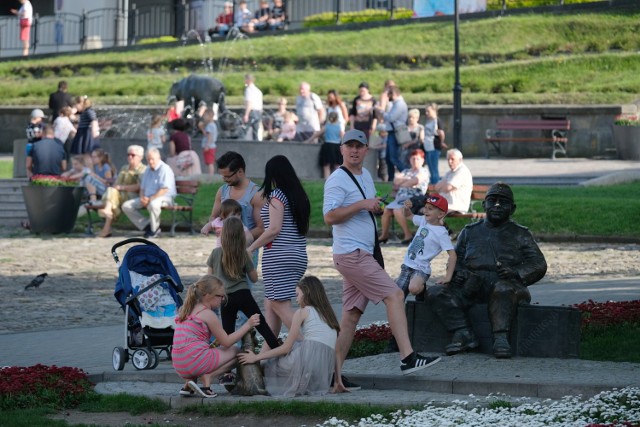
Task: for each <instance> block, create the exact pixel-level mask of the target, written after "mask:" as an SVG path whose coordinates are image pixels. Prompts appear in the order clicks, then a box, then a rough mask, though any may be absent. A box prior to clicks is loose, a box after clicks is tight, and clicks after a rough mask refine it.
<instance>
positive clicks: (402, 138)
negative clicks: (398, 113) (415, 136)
mask: <svg viewBox="0 0 640 427" xmlns="http://www.w3.org/2000/svg"><path fill="white" fill-rule="evenodd" d="M393 131H394V132H395V134H396V141H398V144H400V145H402V144H406V143H407V142H411V141H412V139H411V134H410V133H409V129H408V128H407V125H402V126H397V127H395V126H394V128H393Z"/></svg>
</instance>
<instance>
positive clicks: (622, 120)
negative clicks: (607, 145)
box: [613, 114, 640, 126]
mask: <svg viewBox="0 0 640 427" xmlns="http://www.w3.org/2000/svg"><path fill="white" fill-rule="evenodd" d="M613 123H614V124H615V125H616V126H640V117H638V116H637V115H630V114H620V115H619V116H617V117H616V120H615V121H614V122H613Z"/></svg>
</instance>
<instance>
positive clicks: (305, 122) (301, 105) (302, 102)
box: [296, 82, 326, 141]
mask: <svg viewBox="0 0 640 427" xmlns="http://www.w3.org/2000/svg"><path fill="white" fill-rule="evenodd" d="M296 115H297V116H298V124H297V125H296V141H306V140H307V139H309V138H311V135H313V133H314V132H317V131H319V130H320V125H321V124H322V123H324V120H325V116H326V113H325V109H324V106H323V105H322V100H321V99H320V97H319V96H318V95H316V94H315V93H313V92H311V85H309V83H307V82H302V83H300V95H298V97H297V98H296Z"/></svg>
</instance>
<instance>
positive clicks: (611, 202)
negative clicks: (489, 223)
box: [194, 181, 640, 237]
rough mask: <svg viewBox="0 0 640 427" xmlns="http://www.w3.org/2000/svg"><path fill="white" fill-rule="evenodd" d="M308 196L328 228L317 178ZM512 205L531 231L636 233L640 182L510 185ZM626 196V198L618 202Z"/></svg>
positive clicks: (308, 185)
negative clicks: (581, 185) (534, 185)
mask: <svg viewBox="0 0 640 427" xmlns="http://www.w3.org/2000/svg"><path fill="white" fill-rule="evenodd" d="M303 184H304V187H305V189H306V191H307V194H308V195H309V200H310V201H311V229H313V230H327V231H328V230H329V229H330V228H329V227H328V226H327V225H326V224H324V221H323V218H322V197H323V182H322V181H305V182H304V183H303ZM220 185H221V184H220V183H217V184H204V185H202V186H201V187H200V191H199V192H198V196H197V198H196V202H195V209H194V218H195V222H196V223H197V225H198V226H201V225H203V224H204V223H205V222H206V221H207V220H208V218H209V215H210V214H211V208H212V205H213V199H214V196H215V193H216V191H217V189H218V188H219V186H220ZM376 187H377V189H378V192H379V193H380V194H386V193H387V192H389V191H390V188H391V186H390V184H389V183H376ZM514 193H515V199H516V204H517V210H516V213H515V215H514V220H516V221H517V222H519V223H521V224H523V225H525V226H527V227H529V229H530V230H531V231H532V232H533V233H534V235H535V234H547V235H570V236H573V235H587V236H629V237H640V228H639V227H638V226H637V221H636V218H637V213H638V212H640V182H634V183H630V184H619V185H613V186H608V187H606V191H603V190H602V188H594V187H559V188H547V187H529V186H515V187H514ZM620 200H625V203H620ZM594 206H616V209H594ZM447 223H449V225H450V226H451V227H452V228H454V229H461V228H462V227H463V226H464V225H465V224H467V223H468V222H467V221H466V220H464V219H451V220H448V221H447Z"/></svg>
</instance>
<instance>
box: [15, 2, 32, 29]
mask: <svg viewBox="0 0 640 427" xmlns="http://www.w3.org/2000/svg"><path fill="white" fill-rule="evenodd" d="M18 18H20V19H28V20H29V24H31V23H32V21H33V6H31V2H30V1H26V2H24V4H23V5H22V6H20V9H18Z"/></svg>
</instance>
